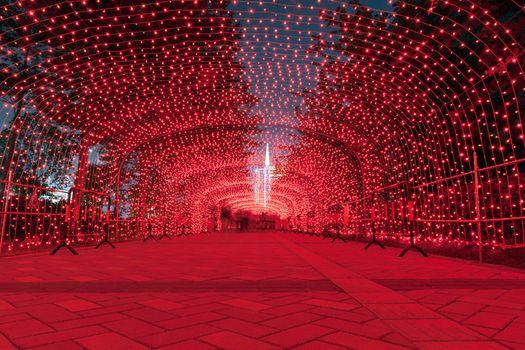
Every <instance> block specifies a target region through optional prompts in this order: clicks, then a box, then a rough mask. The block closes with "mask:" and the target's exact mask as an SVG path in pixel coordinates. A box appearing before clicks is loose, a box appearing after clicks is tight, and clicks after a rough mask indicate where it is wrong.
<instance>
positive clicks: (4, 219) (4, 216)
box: [0, 171, 13, 256]
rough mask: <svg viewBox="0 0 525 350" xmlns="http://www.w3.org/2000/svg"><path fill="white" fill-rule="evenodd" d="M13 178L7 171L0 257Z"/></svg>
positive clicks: (0, 236)
mask: <svg viewBox="0 0 525 350" xmlns="http://www.w3.org/2000/svg"><path fill="white" fill-rule="evenodd" d="M12 178H13V172H12V171H9V174H8V175H7V183H6V184H5V189H6V190H5V191H4V193H5V199H4V215H3V216H2V234H1V235H0V256H1V255H2V248H3V246H4V236H5V228H6V224H7V211H8V209H9V197H10V192H11V179H12Z"/></svg>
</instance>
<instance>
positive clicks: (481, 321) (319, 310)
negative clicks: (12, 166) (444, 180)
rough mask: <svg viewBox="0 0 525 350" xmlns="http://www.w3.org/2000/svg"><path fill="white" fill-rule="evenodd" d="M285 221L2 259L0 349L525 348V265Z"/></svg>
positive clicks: (0, 264)
mask: <svg viewBox="0 0 525 350" xmlns="http://www.w3.org/2000/svg"><path fill="white" fill-rule="evenodd" d="M398 253H399V250H397V249H393V248H390V249H388V250H386V251H381V250H379V248H377V247H373V248H370V249H369V250H368V251H364V250H363V245H362V244H359V243H347V244H344V243H341V242H337V243H334V244H331V243H329V242H327V241H322V240H320V239H319V238H313V237H312V238H308V237H304V236H299V235H295V234H290V233H282V234H278V233H246V234H240V233H239V234H213V235H206V236H199V237H188V238H174V239H173V240H172V241H166V240H164V241H160V242H153V241H149V242H146V243H142V242H133V243H122V244H119V245H118V246H117V249H114V250H112V249H111V248H109V247H107V246H105V247H103V248H101V249H100V250H94V249H92V248H83V249H81V250H80V255H79V256H72V255H69V254H68V253H67V252H66V251H63V252H60V253H59V254H58V255H57V256H54V257H51V256H49V255H43V254H41V255H28V256H18V257H10V258H3V259H1V260H0V274H1V280H0V349H2V350H8V349H16V348H24V349H25V348H30V349H53V350H57V349H126V350H133V349H149V348H155V349H197V350H198V349H217V348H219V349H242V350H248V349H281V348H285V349H290V348H294V349H323V350H325V349H326V350H331V349H348V348H350V349H418V348H419V349H447V350H454V349H525V273H521V272H520V271H512V270H510V269H505V268H499V267H490V266H479V265H477V264H474V263H469V262H464V261H460V260H453V259H447V258H440V257H430V258H423V257H421V256H419V255H416V253H409V254H407V255H406V256H405V258H402V259H401V258H397V256H396V255H397V254H398Z"/></svg>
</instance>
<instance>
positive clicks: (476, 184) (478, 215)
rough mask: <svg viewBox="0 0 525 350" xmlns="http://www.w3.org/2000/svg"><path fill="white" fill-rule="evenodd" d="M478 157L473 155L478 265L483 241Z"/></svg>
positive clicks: (481, 258)
mask: <svg viewBox="0 0 525 350" xmlns="http://www.w3.org/2000/svg"><path fill="white" fill-rule="evenodd" d="M478 170H479V168H478V157H477V155H476V154H475V153H474V200H475V202H476V203H475V204H476V227H477V232H478V254H479V263H480V264H482V263H483V241H482V239H481V210H480V203H479V178H478Z"/></svg>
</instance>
